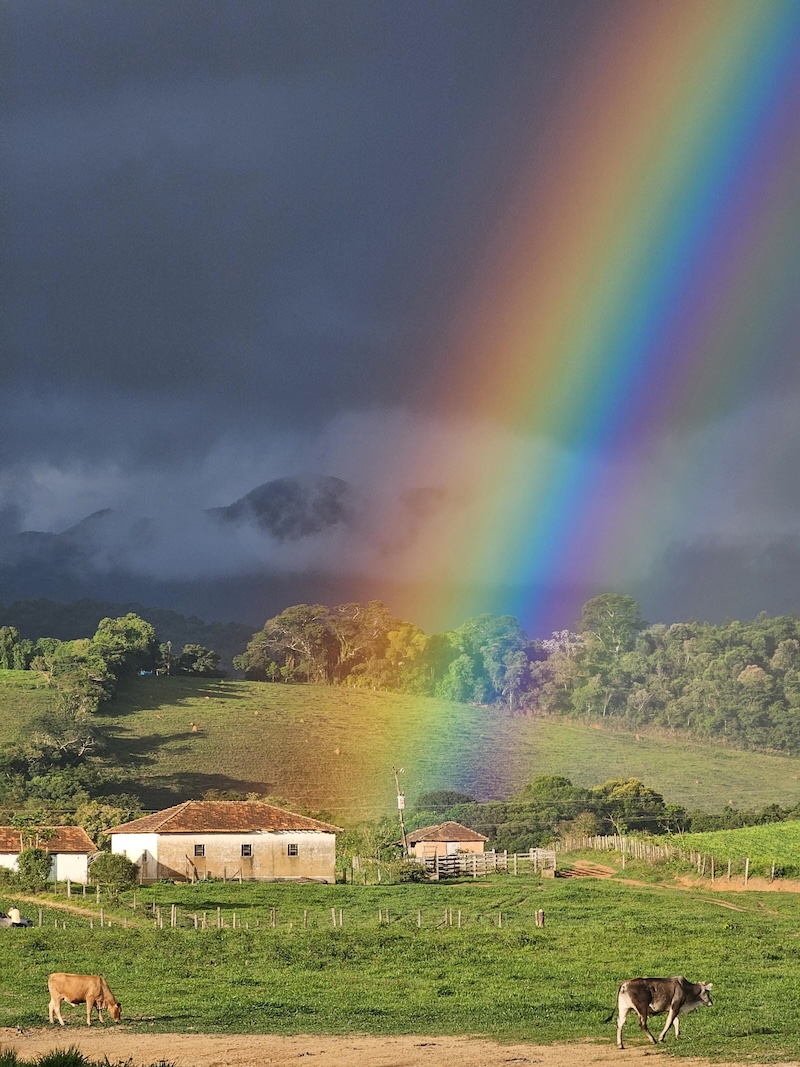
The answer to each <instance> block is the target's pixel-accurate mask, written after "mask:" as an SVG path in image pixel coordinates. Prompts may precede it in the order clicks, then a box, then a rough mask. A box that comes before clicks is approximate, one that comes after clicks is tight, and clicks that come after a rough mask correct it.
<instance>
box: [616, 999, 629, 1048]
mask: <svg viewBox="0 0 800 1067" xmlns="http://www.w3.org/2000/svg"><path fill="white" fill-rule="evenodd" d="M630 1010H631V1006H630V1004H628V1003H627V1002H623V1000H622V997H620V998H619V1008H618V1009H617V1048H625V1046H624V1045H623V1044H622V1027H623V1026H624V1025H625V1020H626V1018H627V1017H628V1012H629V1011H630Z"/></svg>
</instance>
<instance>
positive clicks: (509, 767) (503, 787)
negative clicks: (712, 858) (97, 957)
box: [0, 671, 800, 825]
mask: <svg viewBox="0 0 800 1067" xmlns="http://www.w3.org/2000/svg"><path fill="white" fill-rule="evenodd" d="M39 684H40V681H39V676H38V675H36V674H35V673H33V672H30V671H3V672H0V744H2V743H3V742H16V741H19V740H20V739H21V738H23V737H24V736H25V732H26V729H27V728H28V726H29V724H30V723H31V722H32V720H33V719H35V718H36V716H37V715H39V714H41V712H42V711H43V710H44V709H45V708H47V707H48V706H49V705H51V704H52V703H53V701H54V693H53V691H52V690H48V689H46V688H37V687H34V688H30V686H38V685H39ZM100 721H101V722H102V723H103V724H104V725H105V727H106V728H107V731H108V735H109V745H108V748H107V752H106V761H107V764H108V767H109V769H110V770H111V771H112V772H113V773H114V774H115V775H117V776H121V778H122V787H123V788H124V789H125V790H126V791H130V792H133V793H136V794H137V795H139V796H140V797H141V799H142V801H143V804H144V806H145V807H147V808H159V807H165V806H167V805H169V804H174V803H177V802H178V801H181V800H185V799H187V798H191V797H195V798H196V797H200V796H202V795H203V793H205V792H206V790H208V789H232V790H237V791H239V792H243V793H249V792H253V793H258V794H262V795H267V796H271V797H273V798H275V799H276V800H278V801H279V802H281V801H282V802H284V803H285V804H287V805H288V806H296V807H297V806H299V807H302V808H304V809H306V810H310V811H317V812H324V813H327V815H328V816H329V817H330V818H331V819H332V820H334V821H337V822H338V823H340V824H344V825H349V824H351V823H354V822H357V821H359V820H362V819H371V818H374V817H376V816H377V815H380V814H392V813H393V812H395V811H396V802H395V797H394V792H395V784H394V777H393V774H392V768H393V767H394V766H397V767H402V768H404V773H403V775H402V777H401V785H402V787H403V789H404V790H405V792H406V793H407V795H408V799H409V803H410V804H412V805H413V803H414V800H415V799H416V797H418V796H420V795H421V794H422V793H425V792H428V791H430V790H434V789H456V790H459V791H463V792H466V793H469V794H471V795H472V796H475V797H476V798H477V799H479V800H490V799H501V800H504V799H508V797H510V796H511V795H512V794H513V793H515V792H517V791H518V790H519V789H520V788H521V787H522V786H523V785H524V784H525V783H526V782H528V781H529V780H530V779H531V778H532V777H533V776H534V775H537V774H559V775H564V776H566V777H568V778H570V779H571V780H572V781H573V782H574V783H575V784H576V785H594V784H597V783H599V782H602V781H605V780H606V779H608V778H612V777H637V778H641V779H642V780H643V781H645V782H646V783H647V785H649V786H651V787H652V788H654V789H657V790H658V791H659V792H661V793H662V794H663V795H664V797H665V798H666V800H667V801H668V802H669V803H676V804H683V805H685V806H687V807H690V808H692V807H698V808H701V809H703V810H706V811H719V810H720V809H721V808H723V807H724V806H725V805H726V804H729V803H731V804H733V805H735V806H736V807H743V808H760V807H763V806H765V805H766V804H770V803H778V804H781V805H783V806H785V807H788V806H792V805H794V804H796V803H798V802H800V759H791V758H788V757H784V756H777V755H768V754H763V753H755V752H743V751H740V750H737V749H733V748H724V747H722V746H715V745H711V744H708V743H703V742H690V741H685V740H675V739H671V738H666V737H655V736H649V735H647V734H640V735H638V737H639V740H637V739H636V737H637V735H635V734H630V733H626V732H622V731H619V730H617V729H615V728H614V727H613V726H609V727H608V728H600V727H599V724H597V723H594V724H582V723H577V722H574V721H571V720H570V721H557V720H551V719H540V718H535V717H527V716H519V715H511V714H509V713H508V712H506V711H503V710H499V709H496V708H488V707H475V706H473V705H468V704H456V703H453V702H450V701H444V700H437V699H434V698H429V697H413V696H407V695H403V694H398V693H373V692H368V691H362V690H358V689H349V688H345V687H332V686H311V685H296V686H289V685H279V684H270V683H257V682H238V681H216V680H206V681H204V680H202V679H198V678H134V679H131V680H128V681H127V682H126V683H125V684H124V685H123V686H122V687H121V689H120V691H119V693H118V695H117V697H116V698H115V699H114V701H113V702H112V703H111V704H110V705H108V706H107V707H106V708H105V709H104V710H103V711H102V712H101V713H100ZM193 724H194V725H195V726H196V727H197V729H196V731H195V730H193V728H192V726H193Z"/></svg>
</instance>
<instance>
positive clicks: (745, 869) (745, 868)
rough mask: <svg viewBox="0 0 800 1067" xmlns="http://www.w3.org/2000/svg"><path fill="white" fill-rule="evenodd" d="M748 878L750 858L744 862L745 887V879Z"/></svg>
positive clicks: (745, 880)
mask: <svg viewBox="0 0 800 1067" xmlns="http://www.w3.org/2000/svg"><path fill="white" fill-rule="evenodd" d="M749 876H750V857H749V856H748V857H747V859H746V860H745V861H744V884H745V885H747V879H748V878H749Z"/></svg>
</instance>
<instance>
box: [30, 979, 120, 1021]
mask: <svg viewBox="0 0 800 1067" xmlns="http://www.w3.org/2000/svg"><path fill="white" fill-rule="evenodd" d="M47 988H48V989H49V990H50V1023H51V1024H52V1023H53V1016H54V1015H55V1017H56V1019H58V1021H59V1022H60V1023H61V1025H62V1026H63V1025H64V1020H63V1019H62V1018H61V1001H62V1000H66V1002H67V1004H72V1005H73V1007H74V1005H76V1004H83V1003H84V1002H85V1003H86V1025H87V1026H91V1025H92V1008H97V1014H98V1017H99V1019H100V1022H101V1023H102V1022H104V1019H103V1009H104V1008H105V1010H106V1011H107V1012H108V1013H109V1014H110V1016H111V1018H112V1019H113V1020H114V1022H116V1023H118V1022H119V1020H120V1016H121V1014H122V1007H121V1005H120V1004H118V1003H117V1001H116V1000H115V999H114V994H113V993H112V992H111V990H110V989H109V988H108V982H106V980H105V978H104V977H103V976H102V974H64V972H63V971H58V972H57V973H56V974H51V975H50V977H49V978H48V979H47Z"/></svg>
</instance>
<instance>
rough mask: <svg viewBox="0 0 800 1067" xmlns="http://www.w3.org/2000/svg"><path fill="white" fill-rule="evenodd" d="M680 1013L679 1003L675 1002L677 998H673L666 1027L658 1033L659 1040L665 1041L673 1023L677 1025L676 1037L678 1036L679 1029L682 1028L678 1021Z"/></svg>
mask: <svg viewBox="0 0 800 1067" xmlns="http://www.w3.org/2000/svg"><path fill="white" fill-rule="evenodd" d="M679 1015H680V1008H679V1005H678V1004H677V1003H676V1002H675V1000H673V1002H672V1003H671V1004H670V1006H669V1011H668V1012H667V1021H666V1022H665V1023H664V1029H663V1030H662V1031H661V1033H660V1034H659V1035H658V1040H659V1041H663V1040H664V1038H665V1037H666V1036H667V1033H668V1031H669V1028H670V1026H672V1025H673V1024H674V1025H675V1036H676V1037H677V1036H678V1031H679V1030H680V1025H681V1024H680V1023H679V1022H678V1016H679Z"/></svg>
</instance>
